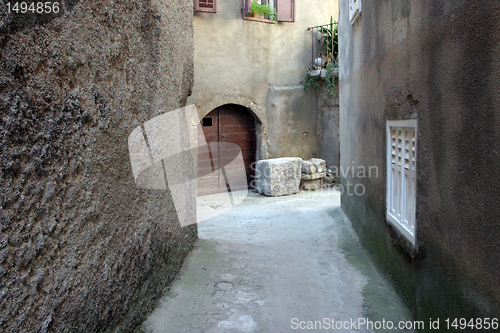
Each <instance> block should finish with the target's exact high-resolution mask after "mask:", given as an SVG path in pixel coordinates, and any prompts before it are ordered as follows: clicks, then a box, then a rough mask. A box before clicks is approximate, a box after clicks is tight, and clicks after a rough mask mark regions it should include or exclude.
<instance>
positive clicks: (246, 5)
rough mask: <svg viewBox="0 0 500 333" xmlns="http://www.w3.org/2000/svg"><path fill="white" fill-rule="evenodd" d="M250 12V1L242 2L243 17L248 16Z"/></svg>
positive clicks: (243, 0) (244, 0)
mask: <svg viewBox="0 0 500 333" xmlns="http://www.w3.org/2000/svg"><path fill="white" fill-rule="evenodd" d="M251 11H252V0H242V7H241V12H242V13H243V17H246V16H248V14H250V12H251Z"/></svg>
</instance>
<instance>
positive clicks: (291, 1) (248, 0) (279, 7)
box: [242, 0, 295, 22]
mask: <svg viewBox="0 0 500 333" xmlns="http://www.w3.org/2000/svg"><path fill="white" fill-rule="evenodd" d="M253 1H254V2H255V3H257V4H258V5H266V6H268V7H270V8H271V10H273V11H274V15H273V14H271V15H264V17H249V15H252V0H242V2H243V7H242V12H243V18H244V19H250V20H255V19H257V20H262V21H269V22H273V21H278V22H294V21H295V0H253Z"/></svg>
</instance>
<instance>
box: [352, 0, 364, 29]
mask: <svg viewBox="0 0 500 333" xmlns="http://www.w3.org/2000/svg"><path fill="white" fill-rule="evenodd" d="M360 15H361V0H349V20H350V21H351V25H354V23H355V22H356V20H357V19H358V17H359V16H360Z"/></svg>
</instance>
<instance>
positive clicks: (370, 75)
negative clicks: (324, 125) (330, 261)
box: [339, 0, 500, 320]
mask: <svg viewBox="0 0 500 333" xmlns="http://www.w3.org/2000/svg"><path fill="white" fill-rule="evenodd" d="M348 17H349V14H348V7H347V1H346V2H341V6H340V21H341V26H340V29H339V32H340V59H341V61H340V64H341V68H340V110H341V113H340V135H341V167H343V168H344V170H345V169H347V168H348V167H349V166H365V167H368V166H377V167H378V169H379V177H378V178H377V177H372V178H361V177H356V176H354V177H353V176H352V175H351V174H350V173H347V174H345V175H341V183H342V185H344V186H346V185H347V182H348V181H349V182H350V183H351V184H362V185H364V186H365V188H366V193H365V194H364V195H363V196H356V195H351V196H350V195H348V194H347V191H344V195H343V196H342V207H343V209H344V210H345V211H346V213H347V215H348V216H349V218H350V219H351V220H352V221H353V223H354V224H355V225H356V227H357V229H358V231H359V233H360V235H361V238H362V239H363V241H364V243H365V245H366V246H367V247H369V248H370V250H371V252H372V253H373V255H374V257H375V258H376V260H378V262H379V264H380V267H382V268H383V269H384V270H385V271H386V272H387V273H388V274H389V275H390V276H391V277H392V278H393V280H394V281H395V283H396V284H397V285H398V287H399V289H400V290H401V291H402V292H403V294H404V296H405V298H406V299H407V300H408V302H409V303H410V304H412V305H413V307H414V308H415V311H416V316H417V318H419V319H423V318H429V317H432V318H436V317H441V318H442V320H444V319H445V318H447V317H450V318H456V317H458V318H460V317H465V318H474V317H476V318H477V317H481V318H483V317H490V318H492V317H497V318H498V317H499V316H500V310H499V309H500V280H499V279H498V275H499V272H500V242H499V239H500V222H499V220H498V219H499V216H500V195H499V194H500V168H499V167H498V165H500V164H499V163H500V155H499V154H498V142H500V125H499V124H500V62H498V61H497V60H498V59H500V3H499V2H497V1H481V2H477V1H476V2H474V1H462V0H456V1H439V0H436V1H425V2H424V1H409V0H392V1H379V2H376V3H375V2H370V1H363V12H362V14H361V17H360V19H359V21H358V22H356V23H355V25H354V26H351V25H350V23H349V20H348ZM408 118H417V119H418V144H417V145H418V155H417V156H418V157H417V159H418V162H417V172H418V179H417V196H418V198H417V229H418V230H417V234H418V239H419V240H418V250H419V253H418V254H417V256H416V257H414V258H411V257H410V256H409V255H408V252H407V250H406V249H405V248H404V246H403V245H402V242H400V240H399V239H398V236H397V234H396V233H395V232H393V231H391V228H389V227H388V226H387V225H386V222H385V204H386V202H385V195H386V194H385V193H386V192H385V182H386V179H385V174H386V166H385V163H386V137H385V124H386V120H387V119H408ZM351 193H352V187H351Z"/></svg>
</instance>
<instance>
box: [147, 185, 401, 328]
mask: <svg viewBox="0 0 500 333" xmlns="http://www.w3.org/2000/svg"><path fill="white" fill-rule="evenodd" d="M339 205H340V197H339V193H338V192H337V191H334V190H322V191H315V192H300V193H299V194H297V195H293V196H286V197H279V198H271V197H264V196H260V195H258V194H255V193H250V194H249V195H248V197H247V198H246V199H245V200H244V201H243V202H242V203H241V204H239V205H238V206H237V207H235V208H234V209H231V210H229V211H226V212H224V213H223V214H221V215H219V216H215V217H213V218H211V219H209V220H207V221H205V222H202V223H199V224H198V228H199V240H198V241H197V242H196V243H195V247H194V249H193V251H192V252H191V253H190V254H189V256H188V257H187V258H186V261H185V263H184V265H183V268H182V270H181V272H180V273H179V275H178V277H177V279H176V280H175V281H174V282H173V283H172V285H171V286H170V288H169V290H167V292H166V294H165V296H164V297H163V300H162V302H161V304H160V305H159V306H158V308H157V309H156V310H155V311H154V312H153V313H152V314H151V315H150V317H149V318H148V319H147V321H146V322H145V323H144V325H143V328H144V330H145V331H146V332H155V333H160V332H165V333H166V332H168V333H180V332H192V333H194V332H197V333H198V332H205V333H209V332H241V333H247V332H248V333H249V332H272V333H278V332H331V331H336V332H372V331H376V332H384V331H387V330H367V329H366V325H363V326H362V327H360V325H359V321H358V318H363V319H364V320H371V321H372V322H373V325H375V327H376V325H377V323H376V321H382V319H385V320H386V321H388V320H391V321H393V322H394V326H395V327H397V325H398V322H399V321H401V320H404V321H406V320H408V319H411V315H410V314H409V311H408V310H407V309H406V308H405V306H404V305H403V304H402V302H401V300H400V299H399V298H398V296H397V295H396V293H395V292H394V290H393V289H392V288H391V286H390V285H389V284H388V283H387V282H386V281H385V280H384V279H383V278H382V277H381V276H380V274H378V272H377V271H376V270H375V269H374V267H373V265H372V264H371V262H370V260H369V259H368V257H367V255H366V253H365V252H364V250H363V249H362V248H361V246H360V245H359V242H358V240H357V238H356V236H355V233H354V231H353V230H352V228H351V225H350V223H349V221H348V220H347V218H346V217H345V215H344V214H343V212H342V211H341V210H340V208H339ZM224 207H228V203H227V202H225V201H224V200H223V197H222V196H220V195H212V196H207V197H202V198H199V200H198V209H199V212H200V214H201V215H203V214H205V213H208V211H210V212H211V213H212V214H213V213H214V212H217V209H219V210H223V209H224ZM351 319H352V322H353V324H354V327H352V326H351ZM363 319H361V321H362V320H363ZM331 320H334V323H333V325H334V327H335V325H338V324H336V322H337V321H342V322H343V323H342V325H343V328H342V329H335V330H332V329H331V326H330V325H332V321H331ZM346 321H348V322H349V323H345V322H346ZM308 324H309V328H311V327H314V325H316V329H307V327H308ZM382 324H383V323H382ZM311 325H312V326H311ZM301 327H302V328H304V329H300V328H301ZM320 328H321V329H320ZM391 332H410V331H409V330H399V329H394V330H391Z"/></svg>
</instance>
